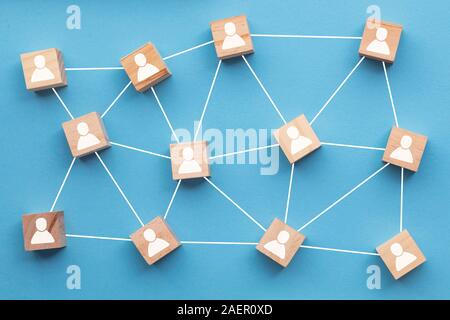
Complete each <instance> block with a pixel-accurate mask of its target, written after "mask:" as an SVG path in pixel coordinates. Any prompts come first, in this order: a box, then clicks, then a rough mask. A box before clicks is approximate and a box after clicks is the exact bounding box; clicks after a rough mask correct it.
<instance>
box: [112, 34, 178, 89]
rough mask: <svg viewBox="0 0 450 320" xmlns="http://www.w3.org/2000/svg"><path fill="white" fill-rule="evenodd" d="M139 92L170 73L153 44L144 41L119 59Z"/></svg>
mask: <svg viewBox="0 0 450 320" xmlns="http://www.w3.org/2000/svg"><path fill="white" fill-rule="evenodd" d="M120 63H121V64H122V66H123V67H124V69H125V72H126V73H127V75H128V77H129V78H130V80H131V82H132V83H133V85H134V87H135V88H136V90H137V91H139V92H144V91H146V90H148V89H150V87H153V86H154V85H156V84H157V83H158V82H161V81H162V80H164V79H166V78H167V77H169V76H170V75H171V73H170V71H169V68H167V66H166V64H165V63H164V60H163V59H162V58H161V56H160V55H159V52H158V50H156V48H155V46H154V45H153V44H151V43H150V42H149V43H146V44H145V45H143V46H142V47H140V48H139V49H137V50H135V51H133V52H132V53H130V54H129V55H127V56H126V57H123V58H122V59H121V60H120Z"/></svg>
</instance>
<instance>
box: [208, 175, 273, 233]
mask: <svg viewBox="0 0 450 320" xmlns="http://www.w3.org/2000/svg"><path fill="white" fill-rule="evenodd" d="M203 178H204V179H205V180H206V181H208V183H209V184H210V185H212V186H213V187H214V189H216V190H217V191H219V193H220V194H221V195H223V196H224V197H225V198H226V199H227V200H228V201H230V202H231V203H232V204H234V206H235V207H236V208H238V209H239V210H240V211H241V212H242V213H243V214H245V215H246V216H247V218H249V219H250V220H252V221H253V222H254V223H255V224H256V225H257V226H258V227H260V228H261V229H262V230H264V231H266V228H264V227H263V226H262V225H261V224H260V223H259V222H258V221H256V220H255V218H253V217H252V216H251V215H250V214H249V213H248V212H247V211H245V210H244V209H242V208H241V207H240V206H239V205H238V204H237V203H236V202H234V201H233V200H232V199H231V198H230V197H229V196H228V195H227V194H226V193H225V192H223V191H222V190H220V189H219V187H218V186H216V185H215V184H214V183H213V182H212V181H211V180H209V179H208V178H206V177H203Z"/></svg>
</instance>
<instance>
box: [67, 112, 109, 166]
mask: <svg viewBox="0 0 450 320" xmlns="http://www.w3.org/2000/svg"><path fill="white" fill-rule="evenodd" d="M62 127H63V129H64V133H65V134H66V139H67V143H68V144H69V148H70V151H71V152H72V156H74V157H77V158H80V157H83V156H86V155H88V154H91V153H94V152H97V151H100V150H103V149H106V148H109V147H110V146H111V144H110V142H109V138H108V134H107V133H106V129H105V126H104V124H103V120H102V118H101V117H100V115H99V114H98V112H91V113H88V114H85V115H84V116H81V117H79V118H76V119H73V120H69V121H66V122H64V123H63V124H62Z"/></svg>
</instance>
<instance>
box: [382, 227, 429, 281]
mask: <svg viewBox="0 0 450 320" xmlns="http://www.w3.org/2000/svg"><path fill="white" fill-rule="evenodd" d="M377 252H378V253H379V254H380V257H381V259H382V260H383V262H384V263H385V264H386V266H387V268H388V269H389V271H390V272H391V274H392V276H393V277H394V278H395V280H397V279H399V278H401V277H403V276H404V275H405V274H407V273H408V272H410V271H412V270H413V269H415V268H417V267H418V266H420V265H421V264H422V263H424V262H425V261H426V258H425V256H424V255H423V253H422V251H420V249H419V247H418V246H417V244H416V242H415V241H414V239H413V238H412V237H411V235H410V234H409V232H408V230H403V231H402V232H401V233H399V234H397V235H396V236H395V237H393V238H392V239H390V240H388V241H387V242H385V243H383V244H382V245H380V246H378V247H377Z"/></svg>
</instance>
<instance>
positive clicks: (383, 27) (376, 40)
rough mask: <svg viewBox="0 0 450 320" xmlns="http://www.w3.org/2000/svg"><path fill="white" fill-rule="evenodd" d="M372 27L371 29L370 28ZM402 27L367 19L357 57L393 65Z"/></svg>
mask: <svg viewBox="0 0 450 320" xmlns="http://www.w3.org/2000/svg"><path fill="white" fill-rule="evenodd" d="M371 27H372V28H371ZM402 28H403V27H402V26H401V25H399V24H395V23H390V22H385V21H380V24H379V26H378V27H376V26H375V21H374V20H370V19H368V20H367V21H366V25H365V27H364V33H363V36H362V40H361V45H360V47H359V55H361V56H365V57H367V58H370V59H374V60H379V61H385V62H389V63H393V62H394V60H395V55H396V54H397V48H398V45H399V43H400V36H401V33H402Z"/></svg>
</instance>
